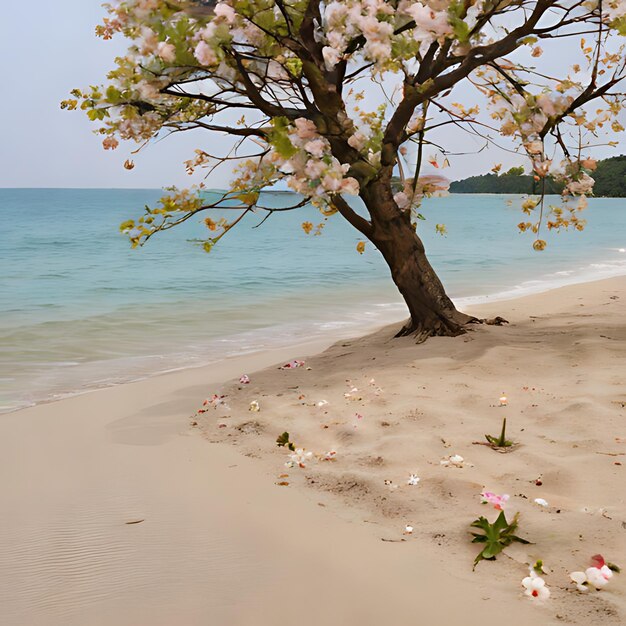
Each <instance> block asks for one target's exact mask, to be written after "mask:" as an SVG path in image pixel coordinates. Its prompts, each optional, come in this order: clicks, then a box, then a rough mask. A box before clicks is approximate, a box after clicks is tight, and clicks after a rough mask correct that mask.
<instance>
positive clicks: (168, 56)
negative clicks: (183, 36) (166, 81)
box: [157, 41, 176, 63]
mask: <svg viewBox="0 0 626 626" xmlns="http://www.w3.org/2000/svg"><path fill="white" fill-rule="evenodd" d="M157 54H158V55H159V57H160V58H161V59H163V61H165V62H166V63H173V62H174V61H175V60H176V48H175V47H174V46H173V45H172V44H171V43H165V42H164V41H160V42H159V44H158V45H157Z"/></svg>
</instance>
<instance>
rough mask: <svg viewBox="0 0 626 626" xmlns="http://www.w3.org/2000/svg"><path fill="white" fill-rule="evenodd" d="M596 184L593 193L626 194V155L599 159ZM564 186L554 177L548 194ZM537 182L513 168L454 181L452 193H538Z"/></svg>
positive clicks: (625, 195) (550, 180) (550, 182)
mask: <svg viewBox="0 0 626 626" xmlns="http://www.w3.org/2000/svg"><path fill="white" fill-rule="evenodd" d="M592 176H593V178H594V180H595V181H596V184H595V186H594V189H593V195H594V196H596V197H605V198H623V197H626V155H620V156H615V157H611V158H609V159H604V160H602V161H598V168H597V169H596V170H595V172H593V173H592ZM562 188H563V185H562V184H561V183H559V182H557V181H555V180H554V179H552V178H548V179H547V181H546V193H548V194H558V193H561V190H562ZM538 191H539V189H538V188H537V182H536V181H535V180H534V179H533V177H532V176H531V175H530V174H525V173H524V168H523V167H512V168H511V169H510V170H509V171H508V172H505V173H503V174H499V175H498V174H483V175H482V176H470V177H469V178H465V179H463V180H457V181H454V182H453V183H451V184H450V192H451V193H518V194H532V193H537V192H538Z"/></svg>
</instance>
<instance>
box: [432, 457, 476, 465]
mask: <svg viewBox="0 0 626 626" xmlns="http://www.w3.org/2000/svg"><path fill="white" fill-rule="evenodd" d="M439 464H440V465H443V467H474V466H473V465H472V464H471V463H468V462H467V461H466V460H465V459H464V458H463V457H462V456H461V455H460V454H452V455H450V456H445V457H444V458H443V459H441V461H439Z"/></svg>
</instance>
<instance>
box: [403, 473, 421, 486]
mask: <svg viewBox="0 0 626 626" xmlns="http://www.w3.org/2000/svg"><path fill="white" fill-rule="evenodd" d="M419 481H420V478H419V476H417V475H416V474H410V475H409V479H408V480H407V481H406V484H407V485H411V486H412V487H414V486H415V485H417V484H418V483H419Z"/></svg>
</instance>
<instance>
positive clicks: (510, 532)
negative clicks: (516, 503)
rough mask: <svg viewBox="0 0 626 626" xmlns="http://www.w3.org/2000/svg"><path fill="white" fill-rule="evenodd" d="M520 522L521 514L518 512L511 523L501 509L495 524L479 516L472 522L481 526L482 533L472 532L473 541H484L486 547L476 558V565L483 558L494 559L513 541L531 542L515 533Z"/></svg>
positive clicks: (473, 525) (475, 526) (477, 526)
mask: <svg viewBox="0 0 626 626" xmlns="http://www.w3.org/2000/svg"><path fill="white" fill-rule="evenodd" d="M518 522H519V514H516V515H515V517H514V518H513V520H512V521H511V522H510V523H509V522H508V521H507V519H506V515H505V514H504V511H500V515H498V518H497V519H496V521H495V522H494V523H493V524H490V523H489V520H488V519H487V518H486V517H482V516H481V517H479V518H478V519H477V520H474V521H473V522H472V523H471V527H472V528H479V529H480V530H482V531H483V532H482V533H474V532H473V533H472V535H473V537H474V538H473V539H472V543H484V544H486V545H485V547H484V548H483V549H482V550H481V551H480V552H479V553H478V555H477V556H476V558H475V559H474V567H476V566H477V565H478V564H479V563H480V562H481V561H482V560H493V559H495V558H496V555H498V554H500V552H502V550H504V548H506V547H508V546H510V545H511V544H512V543H513V542H515V541H516V542H518V543H530V542H529V541H527V540H526V539H522V538H521V537H518V536H517V535H516V534H515V531H516V530H517V526H518Z"/></svg>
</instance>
